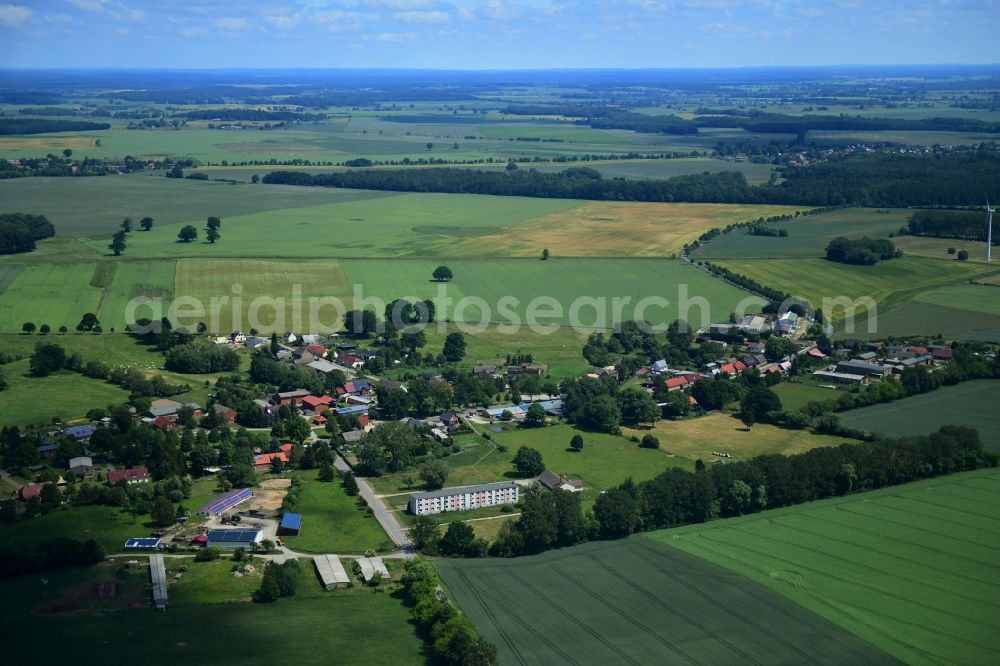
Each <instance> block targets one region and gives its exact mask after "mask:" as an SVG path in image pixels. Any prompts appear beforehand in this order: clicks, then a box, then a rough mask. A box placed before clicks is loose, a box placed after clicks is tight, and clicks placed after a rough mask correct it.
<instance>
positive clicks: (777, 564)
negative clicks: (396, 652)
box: [449, 469, 1000, 664]
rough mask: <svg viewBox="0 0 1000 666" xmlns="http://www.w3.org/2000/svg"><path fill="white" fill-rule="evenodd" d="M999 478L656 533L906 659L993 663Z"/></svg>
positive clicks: (975, 477)
mask: <svg viewBox="0 0 1000 666" xmlns="http://www.w3.org/2000/svg"><path fill="white" fill-rule="evenodd" d="M998 488H1000V471H998V470H996V469H985V470H979V471H976V472H967V473H963V474H956V475H953V476H947V477H942V478H938V479H930V480H926V481H920V482H917V483H913V484H909V485H906V486H899V487H894V488H885V489H882V490H877V491H874V492H869V493H863V494H860V495H852V496H848V497H840V498H835V499H829V500H823V501H819V502H811V503H808V504H803V505H800V506H795V507H788V508H784V509H777V510H773V511H766V512H764V513H761V514H756V515H752V516H746V517H743V518H733V519H729V520H720V521H715V522H711V523H708V524H704V525H691V526H689V527H682V528H678V529H672V530H664V531H660V532H655V533H652V534H650V535H649V536H650V537H651V538H653V539H656V540H658V541H662V542H663V543H666V544H670V545H671V546H673V547H675V548H679V549H681V550H684V551H686V552H688V553H690V554H691V555H696V556H698V557H701V558H704V560H706V561H708V562H711V563H714V564H717V565H720V566H723V567H726V568H728V569H730V570H732V571H733V572H734V573H735V574H739V575H740V576H745V577H746V578H748V579H749V580H751V581H754V582H756V583H759V584H761V585H763V586H765V587H767V588H770V589H771V590H773V591H776V592H779V593H780V594H782V595H784V596H785V597H787V598H788V599H790V600H792V601H795V602H796V603H798V604H800V605H801V606H802V607H803V608H804V609H808V610H809V611H812V612H814V613H816V614H818V615H821V616H823V617H824V618H826V619H828V620H829V621H831V622H833V623H835V624H837V625H840V626H841V627H842V628H844V629H846V630H847V631H850V632H851V633H853V634H855V635H856V636H858V637H859V638H861V639H863V640H865V641H868V642H870V643H871V644H873V645H874V646H876V647H878V648H880V649H882V650H884V651H886V652H887V653H889V654H891V655H893V656H894V657H896V658H898V659H900V660H901V661H903V662H906V663H910V664H942V663H956V664H989V663H996V662H997V661H998V660H1000V600H998V596H997V587H998V581H997V577H996V567H997V553H998V552H1000V529H998V520H997V517H996V516H997V511H998V509H1000V492H998ZM449 580H450V578H449ZM630 580H636V578H635V577H630ZM547 596H548V595H545V594H540V595H538V598H546V597H547ZM799 614H800V615H803V614H804V611H802V610H800V611H799ZM485 626H486V625H485V623H484V627H485ZM484 630H485V629H484ZM846 661H854V660H851V659H847V660H845V662H846Z"/></svg>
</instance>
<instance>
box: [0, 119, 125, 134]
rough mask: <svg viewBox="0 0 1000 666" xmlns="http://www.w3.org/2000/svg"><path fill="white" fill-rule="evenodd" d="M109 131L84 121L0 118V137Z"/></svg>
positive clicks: (98, 124)
mask: <svg viewBox="0 0 1000 666" xmlns="http://www.w3.org/2000/svg"><path fill="white" fill-rule="evenodd" d="M106 129H111V125H109V124H108V123H91V122H87V121H85V120H55V119H52V120H50V119H48V118H0V135H3V134H47V133H48V132H90V131H92V130H106Z"/></svg>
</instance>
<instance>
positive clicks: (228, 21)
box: [212, 17, 247, 30]
mask: <svg viewBox="0 0 1000 666" xmlns="http://www.w3.org/2000/svg"><path fill="white" fill-rule="evenodd" d="M212 23H214V24H215V25H217V26H218V27H220V28H223V29H224V30H243V29H244V28H246V27H247V20H246V19H245V18H234V17H223V18H217V19H215V20H214V21H212Z"/></svg>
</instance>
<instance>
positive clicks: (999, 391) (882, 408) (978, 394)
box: [840, 379, 1000, 451]
mask: <svg viewBox="0 0 1000 666" xmlns="http://www.w3.org/2000/svg"><path fill="white" fill-rule="evenodd" d="M997 405H1000V381H997V380H993V379H981V380H976V381H970V382H962V383H961V384H957V385H955V386H943V387H941V388H939V389H938V390H936V391H932V392H931V393H923V394H920V395H914V396H910V397H909V398H905V399H903V400H897V401H895V402H888V403H884V404H881V405H872V406H870V407H861V408H859V409H851V410H848V411H846V412H841V414H840V416H841V418H842V419H843V420H844V423H846V424H847V425H848V426H850V427H852V428H860V429H862V430H868V431H870V432H879V433H882V434H884V435H888V436H890V437H901V436H904V435H926V434H929V433H932V432H934V431H936V430H937V429H938V428H940V427H941V426H944V425H961V426H967V427H969V428H975V429H976V430H978V431H979V437H980V438H981V439H982V440H983V446H985V447H986V448H987V449H992V450H994V451H1000V412H998V410H997Z"/></svg>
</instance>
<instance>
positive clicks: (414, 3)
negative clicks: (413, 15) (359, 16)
mask: <svg viewBox="0 0 1000 666" xmlns="http://www.w3.org/2000/svg"><path fill="white" fill-rule="evenodd" d="M364 4H365V5H367V6H369V7H373V8H376V9H392V10H395V11H397V12H401V11H409V10H414V9H427V8H428V7H430V6H431V1H430V0H365V2H364Z"/></svg>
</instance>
